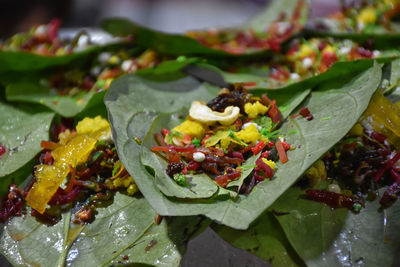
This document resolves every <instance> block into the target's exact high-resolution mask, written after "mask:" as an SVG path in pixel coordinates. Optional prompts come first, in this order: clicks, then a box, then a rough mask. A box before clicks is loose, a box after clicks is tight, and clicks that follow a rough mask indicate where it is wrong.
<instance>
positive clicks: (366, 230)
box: [277, 190, 400, 266]
mask: <svg viewBox="0 0 400 267" xmlns="http://www.w3.org/2000/svg"><path fill="white" fill-rule="evenodd" d="M383 192H384V191H383V190H381V191H380V193H381V194H382V193H383ZM297 201H298V203H297V202H293V201H292V203H288V202H286V203H285V202H283V201H282V202H281V205H280V208H279V207H278V209H279V211H288V212H290V215H285V216H280V217H277V218H278V220H279V222H280V224H281V226H282V228H283V230H284V232H285V234H286V237H287V238H288V240H289V241H290V243H291V244H292V246H293V247H294V249H295V250H296V251H297V252H298V253H299V255H300V256H301V257H302V258H303V260H304V261H305V262H306V264H307V265H308V266H377V265H382V266H391V265H392V264H394V262H395V261H396V259H397V258H398V255H399V254H398V253H399V249H400V242H399V238H400V232H399V231H398V229H399V227H400V220H399V218H400V203H399V202H398V201H397V202H395V203H394V205H392V206H391V207H390V208H388V209H385V210H382V209H381V208H380V204H379V200H378V199H377V200H375V201H373V202H366V204H365V208H362V209H361V211H360V213H358V214H354V213H352V212H349V213H348V215H347V217H346V219H345V220H344V222H340V224H342V227H340V228H338V229H335V228H337V227H336V226H334V225H333V221H332V220H325V219H327V218H325V219H324V220H322V219H323V218H324V217H325V216H324V214H326V212H329V208H328V207H325V208H324V209H325V212H322V211H323V210H322V209H321V212H318V213H315V211H314V212H312V211H311V210H310V209H309V208H308V207H309V205H316V204H313V203H311V202H312V201H308V200H297ZM306 202H309V203H306ZM278 203H279V202H277V204H278ZM331 212H332V211H331ZM335 212H339V210H335ZM319 216H320V218H318V217H319ZM313 218H314V219H313ZM313 220H315V221H318V220H321V224H317V223H315V222H314V223H313V222H312V221H313ZM294 225H296V227H295V228H294V227H293V226H294ZM317 226H318V227H317ZM338 226H339V225H338ZM318 228H320V229H321V230H322V229H323V228H324V229H325V230H329V228H332V230H334V229H335V232H337V233H338V234H336V235H323V233H325V234H326V231H322V232H319V229H318ZM304 229H307V231H305V230H304ZM338 230H340V231H338ZM310 231H313V232H310ZM332 233H333V232H332ZM328 241H329V242H328ZM306 244H313V246H310V245H306ZM320 245H323V248H324V249H321V247H319V246H320Z"/></svg>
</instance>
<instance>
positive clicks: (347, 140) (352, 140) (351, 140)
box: [343, 138, 357, 144]
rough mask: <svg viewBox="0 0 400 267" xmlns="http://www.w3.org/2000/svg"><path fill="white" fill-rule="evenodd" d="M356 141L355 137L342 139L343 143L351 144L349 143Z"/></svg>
mask: <svg viewBox="0 0 400 267" xmlns="http://www.w3.org/2000/svg"><path fill="white" fill-rule="evenodd" d="M356 141H357V139H355V138H347V139H346V140H344V141H343V143H345V144H351V143H355V142H356Z"/></svg>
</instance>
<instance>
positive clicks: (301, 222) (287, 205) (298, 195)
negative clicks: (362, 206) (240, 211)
mask: <svg viewBox="0 0 400 267" xmlns="http://www.w3.org/2000/svg"><path fill="white" fill-rule="evenodd" d="M304 196H306V195H305V192H304V191H302V190H301V189H299V188H296V187H293V188H290V189H289V190H288V191H286V192H285V193H284V194H283V195H282V196H281V197H280V198H279V199H278V200H277V201H276V202H275V203H274V204H273V205H272V206H271V210H273V211H274V212H273V213H274V214H275V215H274V216H275V218H276V219H277V220H278V222H279V224H280V225H281V227H282V229H283V231H284V232H285V235H286V237H287V239H288V240H289V242H290V243H291V244H292V246H293V248H294V249H295V250H296V252H297V253H298V254H299V256H300V257H301V258H302V259H303V260H304V261H305V262H306V263H307V264H308V260H309V259H313V258H318V257H320V256H321V255H323V253H325V252H326V251H328V250H329V249H330V247H331V246H332V244H333V241H334V240H335V239H336V238H337V236H338V235H339V233H340V232H341V230H342V227H343V225H344V222H345V220H346V216H347V214H348V211H347V209H345V208H342V209H331V208H330V207H328V206H327V205H325V204H322V203H320V202H316V201H312V200H308V199H305V198H304ZM302 197H303V198H302ZM305 242H307V243H309V244H310V245H309V246H304V243H305ZM311 244H312V245H311Z"/></svg>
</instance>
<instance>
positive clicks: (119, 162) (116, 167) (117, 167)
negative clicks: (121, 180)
mask: <svg viewBox="0 0 400 267" xmlns="http://www.w3.org/2000/svg"><path fill="white" fill-rule="evenodd" d="M121 166H122V164H121V161H120V160H118V161H117V162H116V163H115V164H114V166H113V170H112V173H111V175H112V176H115V175H116V174H117V173H118V171H119V169H120V168H121Z"/></svg>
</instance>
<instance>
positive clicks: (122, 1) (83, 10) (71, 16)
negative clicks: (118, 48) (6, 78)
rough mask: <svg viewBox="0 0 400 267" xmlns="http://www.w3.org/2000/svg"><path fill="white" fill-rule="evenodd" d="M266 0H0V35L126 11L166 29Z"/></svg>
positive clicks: (318, 7)
mask: <svg viewBox="0 0 400 267" xmlns="http://www.w3.org/2000/svg"><path fill="white" fill-rule="evenodd" d="M266 3H268V0H201V1H199V0H63V1H54V0H0V37H1V38H6V37H8V36H10V35H12V34H13V33H16V32H21V31H27V30H29V28H30V27H31V26H32V25H35V24H46V23H48V22H49V21H50V20H51V19H52V18H54V17H58V18H60V19H61V20H62V21H63V24H62V27H64V28H79V27H99V25H100V22H101V20H102V19H103V18H107V17H126V18H129V19H131V20H134V21H135V22H138V23H140V24H143V25H146V26H148V27H151V28H154V29H158V30H161V31H167V32H184V31H187V30H193V29H202V28H205V27H213V26H232V25H234V24H239V23H241V22H244V21H245V20H246V19H248V18H249V17H251V16H252V15H253V14H255V13H257V11H258V10H259V9H260V8H262V7H263V6H264V5H265V4H266ZM311 4H312V14H311V15H312V16H313V17H316V16H321V15H326V14H329V13H332V12H333V11H335V10H336V9H338V7H339V0H312V1H311Z"/></svg>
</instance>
